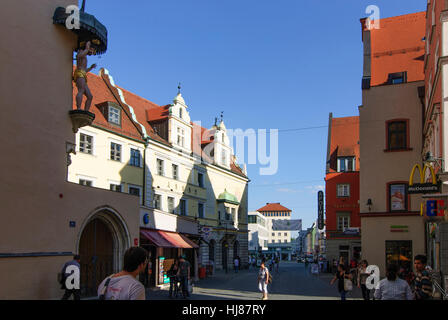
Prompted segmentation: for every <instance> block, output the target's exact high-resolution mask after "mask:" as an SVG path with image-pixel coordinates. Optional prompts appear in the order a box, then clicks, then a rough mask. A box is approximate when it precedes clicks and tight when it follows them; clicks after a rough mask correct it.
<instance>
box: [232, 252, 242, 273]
mask: <svg viewBox="0 0 448 320" xmlns="http://www.w3.org/2000/svg"><path fill="white" fill-rule="evenodd" d="M239 266H240V259H239V257H238V256H236V257H235V259H234V260H233V267H234V269H235V273H238V268H239Z"/></svg>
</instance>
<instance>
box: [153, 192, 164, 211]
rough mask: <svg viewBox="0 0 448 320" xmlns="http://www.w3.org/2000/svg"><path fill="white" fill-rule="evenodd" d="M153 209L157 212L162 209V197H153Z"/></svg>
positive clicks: (157, 195)
mask: <svg viewBox="0 0 448 320" xmlns="http://www.w3.org/2000/svg"><path fill="white" fill-rule="evenodd" d="M154 208H155V209H158V210H161V209H162V196H161V195H160V194H155V195H154Z"/></svg>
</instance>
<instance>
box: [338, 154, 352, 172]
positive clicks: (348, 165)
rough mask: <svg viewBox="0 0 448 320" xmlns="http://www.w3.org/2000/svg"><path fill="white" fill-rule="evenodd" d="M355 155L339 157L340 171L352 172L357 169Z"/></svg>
mask: <svg viewBox="0 0 448 320" xmlns="http://www.w3.org/2000/svg"><path fill="white" fill-rule="evenodd" d="M355 163H356V159H355V157H342V158H338V172H347V171H348V172H350V171H355V170H356V166H355Z"/></svg>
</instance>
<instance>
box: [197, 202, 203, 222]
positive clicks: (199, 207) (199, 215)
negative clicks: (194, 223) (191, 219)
mask: <svg viewBox="0 0 448 320" xmlns="http://www.w3.org/2000/svg"><path fill="white" fill-rule="evenodd" d="M198 217H199V218H204V204H203V203H198Z"/></svg>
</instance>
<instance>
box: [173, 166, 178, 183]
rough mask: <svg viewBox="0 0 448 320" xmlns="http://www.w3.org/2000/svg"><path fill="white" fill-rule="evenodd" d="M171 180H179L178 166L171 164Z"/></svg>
mask: <svg viewBox="0 0 448 320" xmlns="http://www.w3.org/2000/svg"><path fill="white" fill-rule="evenodd" d="M172 168H173V179H175V180H179V166H178V165H177V164H173V166H172Z"/></svg>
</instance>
